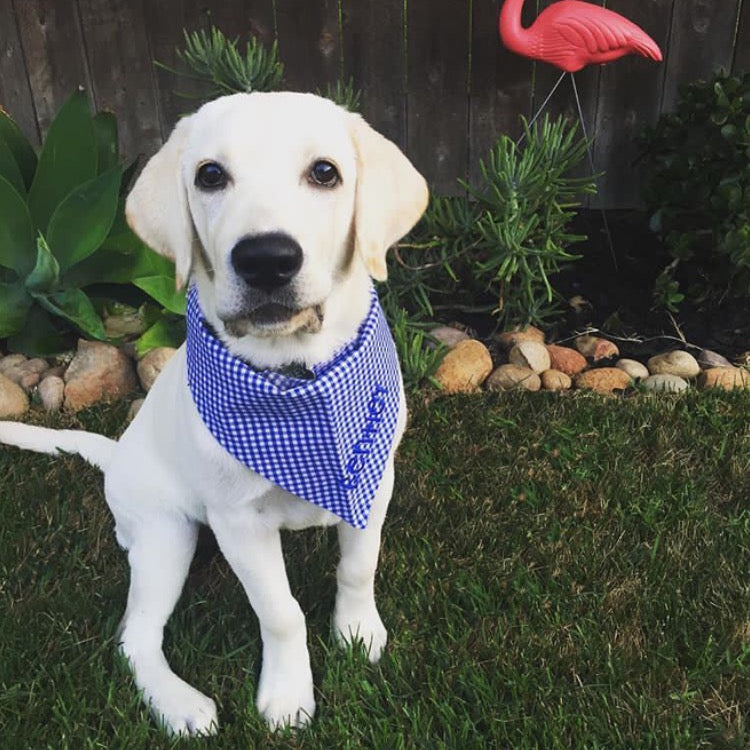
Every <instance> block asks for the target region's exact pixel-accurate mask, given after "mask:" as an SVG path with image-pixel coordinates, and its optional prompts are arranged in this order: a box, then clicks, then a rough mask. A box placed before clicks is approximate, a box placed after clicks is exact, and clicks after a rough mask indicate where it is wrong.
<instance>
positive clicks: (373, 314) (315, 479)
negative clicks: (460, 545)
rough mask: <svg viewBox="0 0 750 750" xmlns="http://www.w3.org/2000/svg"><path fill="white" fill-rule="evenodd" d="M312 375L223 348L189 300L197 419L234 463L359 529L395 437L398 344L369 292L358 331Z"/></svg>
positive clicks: (190, 370) (192, 293)
mask: <svg viewBox="0 0 750 750" xmlns="http://www.w3.org/2000/svg"><path fill="white" fill-rule="evenodd" d="M311 373H312V375H313V377H312V379H302V378H296V377H291V376H288V375H283V374H281V373H279V372H275V371H258V370H254V369H253V368H252V367H251V366H250V365H248V364H247V363H246V362H244V361H243V360H241V359H238V358H237V357H235V356H233V355H232V354H230V353H229V351H228V350H227V348H226V347H225V346H224V344H223V343H222V342H221V341H220V340H219V339H218V338H217V337H216V335H215V334H214V333H213V331H212V330H211V328H210V326H209V325H208V324H207V323H206V321H205V319H204V317H203V313H202V311H201V308H200V305H199V302H198V292H197V290H196V288H195V287H194V286H193V287H191V289H190V290H189V292H188V298H187V374H188V384H189V386H190V391H191V393H192V396H193V400H194V401H195V405H196V407H197V409H198V413H199V414H200V416H201V418H202V419H203V422H204V423H205V425H206V427H208V429H209V431H210V432H211V434H212V435H213V436H214V437H215V438H216V440H217V441H218V443H219V444H220V445H221V446H222V447H223V448H224V449H225V450H227V451H228V452H229V453H230V454H231V455H232V456H234V457H235V458H236V459H237V460H238V461H241V462H242V463H243V464H245V465H246V466H248V467H250V468H251V469H252V470H253V471H255V472H257V473H258V474H261V475H262V476H264V477H266V479H268V480H270V481H271V482H273V483H274V484H277V485H278V486H279V487H283V488H284V489H285V490H287V491H289V492H291V493H292V494H294V495H297V496H298V497H300V498H302V499H303V500H307V501H308V502H311V503H314V504H315V505H319V506H320V507H322V508H325V509H326V510H329V511H331V513H334V514H335V515H337V516H338V517H339V518H341V519H343V520H344V521H346V522H347V523H349V524H351V525H352V526H354V527H355V528H360V529H362V528H364V527H365V526H366V525H367V519H368V517H369V515H370V508H371V506H372V501H373V498H374V496H375V492H376V491H377V488H378V486H379V484H380V480H381V479H382V477H383V471H384V470H385V465H386V461H387V459H388V456H389V454H390V450H391V446H392V444H393V437H394V434H395V430H396V420H397V417H398V407H399V398H400V392H401V373H400V370H399V366H398V359H397V357H396V347H395V344H394V342H393V338H392V337H391V332H390V330H389V328H388V324H387V323H386V320H385V316H384V315H383V310H382V309H381V307H380V302H379V301H378V297H377V293H376V292H375V290H374V289H372V290H371V303H370V309H369V312H368V315H367V317H366V318H365V320H364V322H363V323H362V325H361V327H360V329H359V332H358V334H357V338H356V339H354V340H353V341H352V342H350V343H349V344H347V345H346V346H345V347H344V348H343V349H342V350H341V351H339V352H338V353H337V354H336V355H335V356H334V357H333V359H331V360H330V361H328V362H325V363H322V364H319V365H315V366H314V367H313V368H312V369H311Z"/></svg>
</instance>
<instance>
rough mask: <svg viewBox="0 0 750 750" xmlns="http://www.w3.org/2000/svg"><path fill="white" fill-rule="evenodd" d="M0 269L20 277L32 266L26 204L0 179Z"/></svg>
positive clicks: (6, 182) (29, 220) (32, 231)
mask: <svg viewBox="0 0 750 750" xmlns="http://www.w3.org/2000/svg"><path fill="white" fill-rule="evenodd" d="M0 266H3V267H4V268H10V269H12V270H14V271H15V272H16V273H17V274H18V275H19V276H20V277H24V276H26V274H27V273H29V271H31V269H32V268H33V267H34V225H33V224H32V223H31V216H30V215H29V209H28V207H27V206H26V201H25V200H24V199H23V198H22V197H21V196H20V195H19V193H18V191H17V190H16V189H15V188H14V187H13V185H11V184H10V182H8V180H6V179H4V178H3V177H0Z"/></svg>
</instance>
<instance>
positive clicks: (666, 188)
mask: <svg viewBox="0 0 750 750" xmlns="http://www.w3.org/2000/svg"><path fill="white" fill-rule="evenodd" d="M640 144H641V147H642V149H643V158H644V163H645V169H646V180H645V182H644V190H643V196H644V200H645V202H646V205H647V207H648V209H649V211H650V212H651V219H650V224H651V228H652V229H653V230H654V232H656V233H658V234H659V235H660V236H661V237H662V238H663V240H664V243H665V245H666V247H667V249H668V250H669V252H670V254H671V255H672V257H673V259H674V260H673V262H672V263H670V265H669V266H668V267H667V268H666V269H664V271H663V272H662V274H661V275H660V277H659V281H658V283H657V287H656V288H655V296H656V297H657V299H660V300H662V301H663V299H664V295H663V291H664V288H665V285H669V286H668V287H667V288H669V289H671V296H672V299H673V304H672V307H673V308H674V306H675V305H676V304H678V303H679V301H680V300H679V299H678V300H677V302H676V303H675V302H674V299H675V296H674V295H675V294H677V290H678V289H679V285H680V281H682V280H683V279H684V277H685V276H687V275H689V276H690V277H692V282H691V285H690V286H688V288H687V289H686V292H685V293H686V296H688V297H690V298H691V299H694V300H695V301H698V302H701V301H705V300H707V299H709V298H715V297H717V296H719V295H722V294H726V293H730V294H742V295H747V294H750V74H745V75H733V76H730V75H727V74H726V73H718V74H716V75H715V76H714V77H713V78H711V79H710V80H707V81H698V82H696V83H692V84H690V85H689V86H685V87H683V88H682V89H681V92H680V100H679V102H678V104H677V109H676V111H675V112H673V113H670V114H665V115H662V117H661V118H660V119H659V121H658V123H657V124H656V126H655V127H653V128H648V129H646V131H645V132H644V133H643V135H642V137H641V139H640Z"/></svg>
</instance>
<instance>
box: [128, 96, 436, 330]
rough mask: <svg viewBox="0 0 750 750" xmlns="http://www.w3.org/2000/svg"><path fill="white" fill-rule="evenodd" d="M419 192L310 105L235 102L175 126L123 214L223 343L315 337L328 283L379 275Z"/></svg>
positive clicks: (399, 164) (368, 142)
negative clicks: (192, 287) (195, 298)
mask: <svg viewBox="0 0 750 750" xmlns="http://www.w3.org/2000/svg"><path fill="white" fill-rule="evenodd" d="M426 203H427V186H426V184H425V181H424V179H423V178H422V177H421V175H420V174H419V173H418V172H417V171H416V170H415V169H414V167H413V166H412V165H411V163H410V162H409V160H408V159H407V158H406V157H405V156H404V155H403V154H402V153H401V151H399V149H398V148H397V147H396V146H395V145H394V144H393V143H391V142H390V141H388V140H387V139H385V138H384V137H382V136H381V135H379V134H378V133H377V132H375V131H374V130H373V129H372V128H370V127H369V126H368V125H367V124H366V123H365V122H364V120H363V119H362V118H361V117H360V116H359V115H354V114H351V113H349V112H347V111H346V110H344V109H342V108H341V107H338V106H336V105H335V104H333V103H332V102H330V101H329V100H327V99H322V98H320V97H317V96H313V95H311V94H294V93H273V94H265V93H256V94H236V95H234V96H227V97H223V98H221V99H217V100H215V101H213V102H210V103H209V104H206V105H204V106H203V107H202V108H201V109H199V110H198V111H197V112H196V113H195V114H193V115H191V116H189V117H185V118H184V119H182V120H181V121H180V122H179V123H178V125H177V127H176V128H175V129H174V131H173V133H172V135H171V136H170V138H169V140H168V141H167V142H166V143H165V144H164V146H163V147H162V148H161V150H160V151H159V152H158V153H157V154H156V155H155V156H153V157H152V158H151V160H150V161H149V162H148V163H147V164H146V166H145V168H144V169H143V172H142V173H141V175H140V177H139V178H138V180H137V181H136V184H135V186H134V187H133V190H132V191H131V193H130V195H129V197H128V200H127V207H126V213H127V218H128V222H129V223H130V226H131V227H132V228H133V230H134V231H135V232H136V234H138V235H139V236H140V237H141V238H142V239H143V240H144V241H145V242H146V243H147V244H148V245H149V246H151V247H152V248H153V249H154V250H156V251H157V252H159V253H162V254H163V255H166V256H168V257H169V258H172V259H173V260H174V261H175V265H176V273H177V283H178V285H182V284H184V283H186V281H187V279H188V277H189V276H190V275H191V273H192V274H194V275H195V277H196V278H197V280H198V283H199V284H200V288H201V302H202V304H203V305H204V308H206V307H208V308H211V309H210V310H209V309H207V310H206V312H207V315H208V314H209V312H210V313H211V315H210V317H211V318H212V319H213V320H216V321H218V322H219V325H220V326H221V328H222V329H223V330H221V331H220V333H221V334H222V336H223V337H224V338H227V337H230V338H231V337H235V338H239V337H243V336H253V337H284V336H289V335H290V334H293V333H297V332H300V331H307V332H315V331H317V330H319V328H320V326H321V323H322V320H323V316H324V315H325V311H326V301H327V300H328V298H329V296H330V295H331V293H332V291H333V290H334V288H335V286H336V285H337V283H340V282H341V280H342V279H345V278H347V277H348V276H351V275H356V273H357V272H361V275H363V276H364V272H365V271H366V272H367V273H369V275H370V276H372V277H373V278H375V279H378V280H382V279H385V277H386V275H387V271H386V264H385V254H386V251H387V249H388V248H389V247H390V246H391V245H392V244H393V243H394V242H396V241H397V240H398V239H400V238H401V237H402V236H403V235H404V234H406V233H407V232H408V231H409V230H410V229H411V228H412V226H413V225H414V224H415V223H416V222H417V221H418V219H419V217H420V216H421V214H422V212H423V211H424V209H425V206H426Z"/></svg>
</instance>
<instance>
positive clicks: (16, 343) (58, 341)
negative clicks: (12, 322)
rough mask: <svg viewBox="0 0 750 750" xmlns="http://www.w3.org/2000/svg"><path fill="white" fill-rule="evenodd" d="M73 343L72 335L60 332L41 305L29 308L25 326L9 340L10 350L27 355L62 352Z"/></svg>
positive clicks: (42, 355) (45, 355) (48, 354)
mask: <svg viewBox="0 0 750 750" xmlns="http://www.w3.org/2000/svg"><path fill="white" fill-rule="evenodd" d="M71 343H72V342H71V341H70V337H66V336H65V335H63V334H62V333H60V331H59V330H58V329H57V328H56V327H55V325H54V323H53V322H52V319H51V318H50V316H49V314H48V313H47V312H45V311H44V310H42V308H41V307H39V305H34V306H33V307H32V308H31V309H30V310H29V314H28V316H27V317H26V323H25V324H24V326H23V328H21V330H20V331H19V332H18V333H16V334H15V335H13V336H11V337H10V338H9V339H8V341H7V345H8V349H9V350H10V351H12V352H22V353H23V354H25V355H26V356H27V357H49V356H51V355H53V354H61V353H62V352H64V351H66V350H67V349H69V348H70V345H71Z"/></svg>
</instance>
